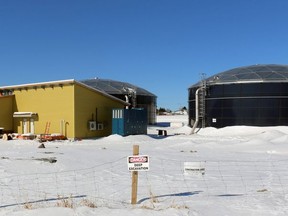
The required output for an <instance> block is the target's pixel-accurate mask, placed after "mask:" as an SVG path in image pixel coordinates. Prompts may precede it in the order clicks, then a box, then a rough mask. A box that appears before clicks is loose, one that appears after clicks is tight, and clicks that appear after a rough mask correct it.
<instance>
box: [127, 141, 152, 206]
mask: <svg viewBox="0 0 288 216" xmlns="http://www.w3.org/2000/svg"><path fill="white" fill-rule="evenodd" d="M127 164H128V170H129V171H132V195H131V204H136V203H137V188H138V171H148V170H149V156H148V155H139V146H138V145H134V146H133V156H128V157H127Z"/></svg>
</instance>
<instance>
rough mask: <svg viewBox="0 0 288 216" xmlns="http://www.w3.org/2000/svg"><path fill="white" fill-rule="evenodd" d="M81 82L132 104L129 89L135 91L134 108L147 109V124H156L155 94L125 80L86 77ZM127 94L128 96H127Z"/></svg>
mask: <svg viewBox="0 0 288 216" xmlns="http://www.w3.org/2000/svg"><path fill="white" fill-rule="evenodd" d="M81 82H82V83H84V84H85V85H88V86H90V87H92V88H95V89H98V90H101V91H104V92H106V93H108V94H110V95H113V96H114V97H117V98H119V99H121V100H124V101H127V99H128V100H129V101H128V102H129V103H131V104H132V101H131V100H132V97H131V92H129V91H130V90H131V91H135V108H143V109H146V111H147V118H148V119H147V122H148V124H156V108H157V96H156V95H154V94H152V93H151V92H149V91H147V90H146V89H144V88H141V87H139V86H135V85H132V84H130V83H127V82H121V81H115V80H110V79H99V78H95V79H87V80H82V81H81ZM127 96H129V97H128V98H127Z"/></svg>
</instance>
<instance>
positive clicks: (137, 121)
mask: <svg viewBox="0 0 288 216" xmlns="http://www.w3.org/2000/svg"><path fill="white" fill-rule="evenodd" d="M147 125H148V121H147V111H146V110H145V109H139V108H138V109H136V108H134V109H113V110H112V134H119V135H122V136H128V135H138V134H147Z"/></svg>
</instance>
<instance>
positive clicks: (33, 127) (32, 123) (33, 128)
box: [30, 118, 35, 134]
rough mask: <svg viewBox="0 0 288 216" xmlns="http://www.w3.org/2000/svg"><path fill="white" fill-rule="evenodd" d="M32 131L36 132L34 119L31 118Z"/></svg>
mask: <svg viewBox="0 0 288 216" xmlns="http://www.w3.org/2000/svg"><path fill="white" fill-rule="evenodd" d="M30 133H32V134H34V133H35V126H34V119H32V118H31V119H30Z"/></svg>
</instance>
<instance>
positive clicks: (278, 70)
mask: <svg viewBox="0 0 288 216" xmlns="http://www.w3.org/2000/svg"><path fill="white" fill-rule="evenodd" d="M206 82H207V84H208V85H209V84H210V85H214V84H215V85H217V84H230V83H243V82H245V83H249V82H288V65H278V64H257V65H251V66H245V67H238V68H234V69H231V70H227V71H224V72H221V73H218V74H216V75H214V76H211V77H209V78H207V79H206ZM200 84H201V82H198V83H197V84H195V85H193V86H192V87H196V86H199V85H200Z"/></svg>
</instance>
